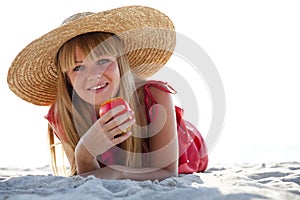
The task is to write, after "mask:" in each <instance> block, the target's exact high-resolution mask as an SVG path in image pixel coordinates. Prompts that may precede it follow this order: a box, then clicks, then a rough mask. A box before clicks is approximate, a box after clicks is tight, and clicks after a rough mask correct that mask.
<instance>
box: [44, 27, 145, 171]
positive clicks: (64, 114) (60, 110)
mask: <svg viewBox="0 0 300 200" xmlns="http://www.w3.org/2000/svg"><path fill="white" fill-rule="evenodd" d="M76 46H77V47H79V48H80V49H81V50H82V51H83V52H84V53H85V54H86V55H89V56H96V55H98V54H100V55H102V54H106V55H107V54H109V55H118V56H117V61H118V65H119V70H120V76H121V82H120V87H119V92H118V96H120V97H122V98H124V99H125V100H127V101H128V102H129V105H130V107H131V108H132V109H133V111H134V112H135V118H136V123H137V124H138V125H140V126H133V127H132V129H131V131H132V133H133V135H134V136H136V137H133V136H131V137H129V138H128V139H127V140H125V141H124V142H123V143H122V144H120V145H119V147H120V148H122V149H123V150H125V152H126V159H125V163H123V164H124V165H126V166H130V167H142V166H144V165H145V163H143V162H142V157H141V156H137V155H141V154H135V153H142V152H147V151H148V145H147V141H146V140H144V139H141V138H145V135H144V134H147V133H145V131H142V129H141V128H140V127H141V126H144V125H146V124H147V122H146V115H145V110H144V105H143V103H141V102H140V99H142V98H143V92H142V90H141V89H139V88H136V83H137V82H139V85H140V82H143V81H144V80H142V79H138V78H137V77H135V76H134V74H133V73H132V72H131V70H130V67H129V64H128V61H127V57H126V54H125V53H124V52H123V49H124V48H123V43H122V41H121V40H120V39H119V38H118V37H117V36H116V35H113V34H111V33H104V32H93V33H87V34H83V35H79V36H77V37H75V38H73V39H71V40H70V41H68V42H66V43H65V44H64V45H63V46H62V47H61V48H60V50H59V51H58V54H57V66H58V69H57V73H58V84H57V97H56V101H55V107H56V109H55V110H56V112H57V113H56V115H57V116H58V118H59V119H61V120H60V126H61V129H62V130H63V133H58V134H59V135H61V134H64V136H65V139H66V141H63V140H62V141H61V142H62V143H64V144H63V146H64V147H65V148H68V149H71V150H72V152H73V154H74V150H75V147H76V145H77V143H78V141H79V139H80V135H83V134H84V133H85V132H86V131H87V130H88V129H89V127H90V126H91V125H92V124H93V123H94V121H95V109H94V107H93V106H92V105H90V104H88V103H86V102H85V101H83V100H82V99H81V98H80V97H79V96H78V95H77V94H76V92H75V91H73V88H72V86H71V84H70V83H69V82H68V80H67V77H66V75H65V72H66V71H67V70H69V69H70V67H74V66H75V47H76ZM92 50H93V51H92ZM90 52H94V53H93V54H90ZM131 94H132V95H131ZM130 95H131V96H130ZM142 134H143V136H142ZM48 137H49V142H50V149H51V150H50V152H51V166H52V169H53V172H54V174H57V172H58V169H57V162H56V160H57V158H56V150H55V145H54V135H53V129H52V128H51V126H49V129H48ZM72 157H73V160H71V161H70V175H75V174H76V165H75V160H74V158H75V157H74V155H73V156H72Z"/></svg>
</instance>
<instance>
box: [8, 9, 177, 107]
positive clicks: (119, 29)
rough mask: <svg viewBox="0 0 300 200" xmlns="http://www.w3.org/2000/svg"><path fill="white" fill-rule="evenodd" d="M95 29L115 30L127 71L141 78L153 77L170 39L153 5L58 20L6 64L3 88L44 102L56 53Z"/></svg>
mask: <svg viewBox="0 0 300 200" xmlns="http://www.w3.org/2000/svg"><path fill="white" fill-rule="evenodd" d="M71 18H72V17H71ZM71 18H69V20H70V19H71ZM95 31H104V32H111V33H114V34H117V35H118V36H119V37H120V38H121V39H122V40H123V41H124V44H125V52H126V53H127V55H128V60H129V64H130V67H131V69H132V70H134V72H135V73H137V74H138V75H140V76H141V77H143V78H147V77H149V76H151V75H153V74H154V73H155V72H157V71H158V70H159V69H160V68H161V67H162V66H163V65H164V64H165V63H166V62H167V61H168V59H169V58H170V56H171V55H172V53H173V51H174V48H175V43H176V42H175V41H176V33H175V30H174V26H173V23H172V21H171V20H170V19H169V17H167V16H166V15H165V14H163V13H161V12H160V11H158V10H155V9H153V8H149V7H144V6H125V7H120V8H115V9H112V10H108V11H103V12H99V13H95V14H89V15H87V16H84V17H82V18H79V19H71V21H70V22H66V21H64V22H63V24H62V25H61V26H60V27H58V28H56V29H54V30H52V31H51V32H49V33H47V34H45V35H43V36H42V37H40V38H38V39H36V40H34V41H33V42H31V43H30V44H29V45H27V46H26V47H25V48H24V49H23V50H22V51H21V52H20V53H19V54H18V55H17V56H16V58H15V59H14V61H13V62H12V64H11V67H10V68H9V71H8V76H7V82H8V85H9V88H10V89H11V90H12V91H13V92H14V93H15V94H16V95H17V96H19V97H20V98H22V99H23V100H25V101H27V102H30V103H33V104H35V105H42V106H47V105H50V104H51V103H53V101H54V100H55V98H56V90H57V67H56V65H55V57H56V54H57V51H58V50H59V48H60V47H61V46H62V45H63V44H64V43H65V42H66V41H68V40H70V39H71V38H73V37H75V36H77V35H80V34H83V33H88V32H95Z"/></svg>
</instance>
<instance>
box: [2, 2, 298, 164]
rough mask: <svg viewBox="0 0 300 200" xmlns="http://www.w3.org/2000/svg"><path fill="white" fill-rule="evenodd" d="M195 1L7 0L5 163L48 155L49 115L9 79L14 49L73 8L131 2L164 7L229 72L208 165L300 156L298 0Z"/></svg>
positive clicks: (189, 108) (202, 112) (203, 93)
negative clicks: (217, 134)
mask: <svg viewBox="0 0 300 200" xmlns="http://www.w3.org/2000/svg"><path fill="white" fill-rule="evenodd" d="M195 2H196V1H188V0H186V1H163V0H151V1H146V0H143V1H142V0H141V1H126V0H119V1H117V0H114V1H100V0H94V1H92V0H85V1H77V0H74V1H61V0H59V1H58V0H51V1H33V0H27V1H21V0H19V1H17V0H10V1H1V5H0V9H1V12H0V18H1V38H0V45H1V46H0V51H1V52H0V53H1V54H0V56H1V67H0V70H1V71H0V91H1V93H0V94H1V104H0V124H1V132H0V167H13V166H16V167H34V166H44V165H46V164H48V162H49V155H48V154H49V152H48V145H47V121H46V120H45V119H44V118H43V116H44V115H45V114H46V112H47V109H48V108H47V107H39V106H34V105H31V104H29V103H27V102H25V101H23V100H21V99H19V98H18V97H16V96H15V95H14V94H13V93H12V92H11V91H10V90H9V89H8V87H7V83H6V75H7V70H8V68H9V66H10V63H11V62H12V60H13V59H14V57H15V56H16V55H17V53H18V52H19V51H20V50H21V49H22V48H23V47H25V45H27V44H28V43H29V42H31V41H32V40H34V39H36V38H38V37H39V36H41V35H43V34H45V33H46V32H48V31H51V30H52V29H53V28H55V27H57V26H58V25H59V24H60V23H61V22H62V21H63V19H65V18H66V17H68V16H70V15H72V14H74V13H77V12H83V11H93V12H97V11H102V10H106V9H110V8H114V7H118V6H122V5H133V4H135V5H146V6H151V7H154V8H156V9H159V10H161V11H163V12H165V13H166V14H167V15H168V16H169V17H170V18H171V19H172V20H173V21H174V24H175V26H176V30H177V32H179V33H180V34H183V35H185V36H186V37H188V38H190V39H191V40H193V41H194V42H196V43H197V44H198V45H200V46H201V47H202V48H203V49H204V50H205V52H206V53H207V54H208V55H209V57H210V58H211V59H212V61H213V62H214V64H215V66H216V68H217V70H218V72H219V75H220V76H221V78H222V81H223V85H224V88H225V95H226V120H225V123H224V127H223V130H222V132H221V133H220V134H221V137H220V138H219V140H218V143H217V145H216V146H215V148H214V149H213V151H212V152H211V153H210V155H209V156H210V161H211V163H210V164H214V163H227V162H235V163H237V162H238V163H242V162H275V161H276V162H281V161H299V153H300V144H299V141H300V136H299V134H300V128H299V119H300V114H299V113H300V105H299V102H300V94H299V85H300V78H299V76H300V73H299V67H300V59H299V58H300V29H299V24H300V12H299V10H300V6H299V3H298V1H297V0H295V1H292V0H280V1H279V0H252V1H246V0H228V1H222V0H220V1H216V0H210V1H197V4H195ZM174 61H175V62H174ZM172 65H174V67H179V68H180V67H181V65H183V64H182V63H181V61H180V60H177V61H176V58H172V59H171V61H170V64H169V63H168V67H173V66H172ZM176 65H177V66H176ZM158 77H159V76H158ZM184 77H186V75H185V76H184ZM161 79H163V80H164V79H166V80H168V78H167V77H161ZM190 79H191V78H190ZM172 81H173V80H170V83H171V84H172ZM190 81H191V80H190ZM194 81H198V82H199V88H198V91H199V93H197V99H198V102H199V105H198V106H199V108H198V112H199V129H200V131H201V132H202V133H203V135H204V136H205V134H206V133H207V131H208V128H209V125H210V119H211V116H212V111H211V106H212V105H211V102H210V96H209V93H208V92H207V88H206V86H205V83H204V82H203V80H201V78H199V79H198V80H194ZM178 92H179V93H180V91H178ZM179 95H180V94H179ZM192 112H195V108H194V106H193V105H186V117H187V119H189V116H191V114H192ZM191 120H193V119H191Z"/></svg>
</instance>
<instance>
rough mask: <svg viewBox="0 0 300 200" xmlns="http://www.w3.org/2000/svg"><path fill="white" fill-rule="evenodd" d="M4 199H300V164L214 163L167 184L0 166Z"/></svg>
mask: <svg viewBox="0 0 300 200" xmlns="http://www.w3.org/2000/svg"><path fill="white" fill-rule="evenodd" d="M0 199H1V200H2V199H5V200H7V199H24V200H32V199H57V200H61V199H64V200H65V199H66V200H69V199H70V200H76V199H89V200H93V199H109V200H110V199H144V200H147V199H205V200H206V199H207V200H211V199H230V200H232V199H233V200H250V199H278V200H285V199H286V200H298V199H300V162H283V163H260V164H227V165H224V164H215V165H214V166H211V167H209V168H208V169H207V170H206V172H205V173H195V174H190V175H180V176H179V177H172V178H167V179H165V180H163V181H158V180H155V181H150V180H146V181H132V180H102V179H98V178H95V177H94V176H89V177H87V178H83V177H81V176H74V177H62V176H53V175H51V170H50V168H49V167H48V166H45V167H41V168H35V169H16V168H15V169H13V168H0Z"/></svg>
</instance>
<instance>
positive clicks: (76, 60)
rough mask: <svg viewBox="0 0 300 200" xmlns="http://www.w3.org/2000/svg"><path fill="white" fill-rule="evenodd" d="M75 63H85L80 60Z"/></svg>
mask: <svg viewBox="0 0 300 200" xmlns="http://www.w3.org/2000/svg"><path fill="white" fill-rule="evenodd" d="M75 63H83V61H81V60H79V61H77V60H75Z"/></svg>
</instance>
